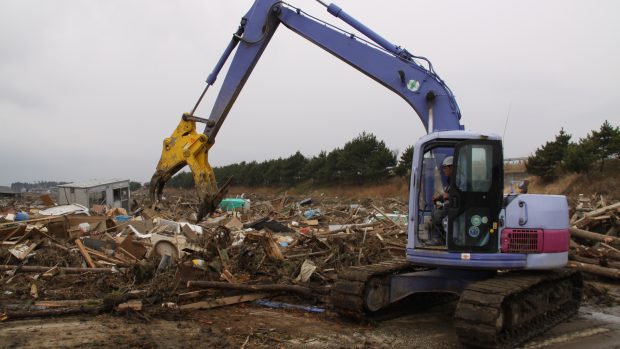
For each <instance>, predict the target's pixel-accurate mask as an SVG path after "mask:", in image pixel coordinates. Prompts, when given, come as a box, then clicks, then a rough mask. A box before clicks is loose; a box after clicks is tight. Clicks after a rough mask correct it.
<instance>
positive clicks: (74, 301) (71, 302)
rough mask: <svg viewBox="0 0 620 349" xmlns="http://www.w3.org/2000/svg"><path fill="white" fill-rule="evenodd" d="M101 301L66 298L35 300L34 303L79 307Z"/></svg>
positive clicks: (39, 305) (60, 306) (45, 305)
mask: <svg viewBox="0 0 620 349" xmlns="http://www.w3.org/2000/svg"><path fill="white" fill-rule="evenodd" d="M101 303H103V300H101V299H67V300H58V301H37V302H34V305H35V306H37V307H46V308H63V307H81V306H86V305H91V306H92V305H100V304H101Z"/></svg>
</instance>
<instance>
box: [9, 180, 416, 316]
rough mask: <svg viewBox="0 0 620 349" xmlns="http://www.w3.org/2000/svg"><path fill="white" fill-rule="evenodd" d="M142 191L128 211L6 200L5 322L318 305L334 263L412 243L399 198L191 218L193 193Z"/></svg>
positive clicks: (228, 203)
mask: <svg viewBox="0 0 620 349" xmlns="http://www.w3.org/2000/svg"><path fill="white" fill-rule="evenodd" d="M144 194H146V193H144ZM145 196H146V195H142V199H141V195H140V192H138V193H135V194H134V198H136V200H134V209H135V210H134V211H133V212H128V211H127V210H124V209H122V208H110V207H105V206H98V205H95V206H93V207H92V208H90V209H88V208H86V207H82V206H79V205H64V206H57V205H54V203H53V200H51V198H50V197H49V196H48V197H41V198H30V199H28V198H24V199H19V200H12V201H10V202H8V201H3V202H0V243H1V245H0V258H2V263H0V284H2V288H1V289H2V293H1V294H0V321H2V320H8V319H17V318H24V317H34V316H54V315H61V314H76V313H99V312H106V311H107V312H119V313H123V312H128V311H130V312H140V313H143V312H145V311H151V312H162V311H163V312H170V311H185V310H192V309H205V308H212V307H217V306H222V305H227V304H235V303H241V302H249V301H256V300H261V299H262V300H264V301H263V302H262V303H260V304H263V305H264V306H270V307H289V308H296V307H295V305H294V304H289V303H287V301H289V302H291V303H299V302H302V303H304V305H303V306H302V309H311V310H308V311H320V309H322V308H321V306H322V305H324V302H325V301H326V298H325V297H326V295H328V294H329V290H330V287H331V285H332V284H333V281H334V280H335V278H336V275H337V271H338V270H340V269H341V268H344V267H348V266H352V265H365V264H371V263H376V262H379V261H382V260H386V259H391V258H393V256H399V257H400V256H402V255H403V254H404V249H405V245H406V224H407V217H406V214H405V213H406V209H407V206H406V205H405V204H404V203H402V202H400V201H398V200H395V199H388V200H383V201H380V202H379V201H377V202H373V201H371V200H366V201H364V202H351V203H344V202H343V201H340V200H330V199H322V200H316V199H312V198H303V199H299V198H294V197H291V196H287V195H284V196H283V197H278V198H273V199H265V198H260V197H257V196H251V197H241V198H229V199H228V200H225V201H224V202H223V203H222V205H221V206H220V210H218V212H216V213H215V214H213V215H212V216H211V217H209V218H208V219H206V220H204V221H202V222H200V223H198V224H194V223H192V222H195V218H196V217H195V212H196V209H197V206H198V200H196V199H193V198H191V197H190V198H188V196H187V195H182V194H179V195H169V196H168V198H167V200H163V201H162V202H161V203H160V204H158V205H157V206H156V207H149V206H147V205H142V204H140V203H138V201H142V202H146V199H145V198H144V197H145ZM267 299H269V301H267ZM278 300H279V301H280V302H278ZM317 309H319V310H317Z"/></svg>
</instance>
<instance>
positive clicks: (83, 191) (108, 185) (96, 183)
mask: <svg viewBox="0 0 620 349" xmlns="http://www.w3.org/2000/svg"><path fill="white" fill-rule="evenodd" d="M130 198H131V193H130V191H129V179H118V178H114V179H92V180H89V181H85V182H75V183H69V184H61V185H59V186H58V203H59V204H60V205H68V204H80V205H84V206H86V207H88V208H91V207H93V206H94V205H108V206H110V207H112V208H114V207H122V208H124V209H126V210H127V211H129V210H130V207H129V206H130V204H129V202H130Z"/></svg>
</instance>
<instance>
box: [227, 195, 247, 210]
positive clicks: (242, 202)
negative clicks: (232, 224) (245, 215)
mask: <svg viewBox="0 0 620 349" xmlns="http://www.w3.org/2000/svg"><path fill="white" fill-rule="evenodd" d="M220 208H221V209H222V210H223V211H240V210H249V209H250V200H247V199H238V198H226V199H224V200H222V201H221V202H220Z"/></svg>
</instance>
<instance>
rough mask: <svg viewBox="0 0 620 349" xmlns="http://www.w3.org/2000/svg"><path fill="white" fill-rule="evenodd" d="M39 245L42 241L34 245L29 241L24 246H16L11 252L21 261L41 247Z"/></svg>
mask: <svg viewBox="0 0 620 349" xmlns="http://www.w3.org/2000/svg"><path fill="white" fill-rule="evenodd" d="M39 243H41V241H37V242H33V243H29V241H26V242H24V243H23V244H20V245H16V246H15V247H13V248H11V249H9V252H10V253H11V254H12V255H13V256H15V258H17V259H19V260H20V261H21V260H23V259H24V258H26V257H28V255H29V254H30V252H32V250H34V249H35V248H36V247H37V246H39Z"/></svg>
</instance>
